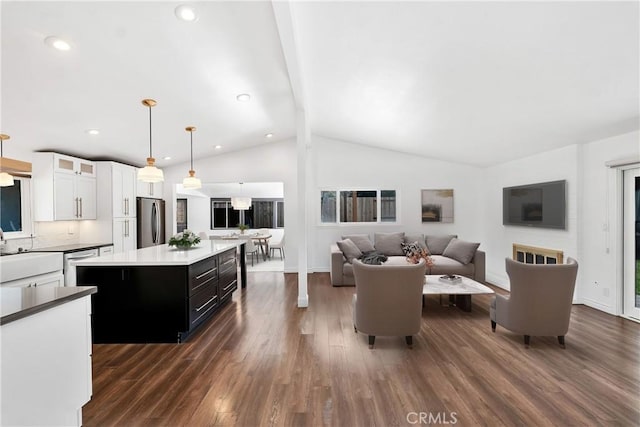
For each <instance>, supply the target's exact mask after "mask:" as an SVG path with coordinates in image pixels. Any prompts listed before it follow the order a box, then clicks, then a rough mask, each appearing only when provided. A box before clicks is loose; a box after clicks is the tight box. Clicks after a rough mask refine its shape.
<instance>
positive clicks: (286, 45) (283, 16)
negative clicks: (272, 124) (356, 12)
mask: <svg viewBox="0 0 640 427" xmlns="http://www.w3.org/2000/svg"><path fill="white" fill-rule="evenodd" d="M271 5H272V7H273V14H274V16H275V19H276V27H277V28H278V34H279V35H280V45H281V46H282V53H283V55H284V60H285V63H286V65H287V72H288V73H289V82H290V84H291V91H292V93H293V98H294V101H295V103H296V108H297V109H298V110H303V111H305V112H306V111H308V108H307V107H308V105H307V99H306V97H305V92H306V91H305V86H304V78H303V73H302V64H301V62H300V55H299V54H298V52H299V51H300V49H299V45H298V39H297V37H296V34H298V31H297V27H296V22H295V18H294V16H293V10H292V6H293V3H292V2H291V1H272V2H271Z"/></svg>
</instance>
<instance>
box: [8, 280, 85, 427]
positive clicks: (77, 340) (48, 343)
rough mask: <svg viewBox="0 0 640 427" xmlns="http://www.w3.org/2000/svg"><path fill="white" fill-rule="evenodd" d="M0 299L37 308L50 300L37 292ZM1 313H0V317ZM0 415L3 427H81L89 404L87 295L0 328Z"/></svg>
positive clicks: (13, 293)
mask: <svg viewBox="0 0 640 427" xmlns="http://www.w3.org/2000/svg"><path fill="white" fill-rule="evenodd" d="M11 291H14V290H13V289H3V290H2V297H3V300H4V299H5V298H6V299H7V300H16V299H21V300H20V302H21V304H22V306H25V305H27V306H28V305H31V306H37V305H38V301H47V302H48V299H50V296H49V294H48V293H45V294H44V295H40V294H39V291H38V290H37V289H33V290H29V292H24V291H23V293H22V295H21V294H16V293H15V292H11ZM3 314H4V313H3ZM0 330H1V332H0V339H1V340H2V344H1V345H0V349H1V352H2V354H1V358H2V385H1V388H2V390H1V394H2V399H1V400H0V404H1V407H0V411H1V413H2V425H7V426H45V425H46V426H81V425H82V424H83V422H82V421H83V420H82V406H83V405H85V404H86V403H87V402H89V400H91V395H92V390H93V387H92V376H91V374H92V367H91V353H92V345H91V341H92V338H91V295H87V296H85V297H81V298H78V299H75V300H72V301H68V302H64V303H62V304H60V305H55V306H53V307H51V308H48V309H46V310H43V311H38V312H36V313H34V314H31V315H28V316H26V317H23V318H20V319H18V320H14V321H11V322H9V323H6V324H3V325H2V326H0Z"/></svg>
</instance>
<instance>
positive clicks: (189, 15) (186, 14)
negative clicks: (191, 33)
mask: <svg viewBox="0 0 640 427" xmlns="http://www.w3.org/2000/svg"><path fill="white" fill-rule="evenodd" d="M175 13H176V17H177V18H178V19H180V20H182V21H187V22H194V21H196V20H197V19H198V15H197V14H196V10H195V9H194V8H193V6H189V5H188V4H181V5H180V6H178V7H176V10H175Z"/></svg>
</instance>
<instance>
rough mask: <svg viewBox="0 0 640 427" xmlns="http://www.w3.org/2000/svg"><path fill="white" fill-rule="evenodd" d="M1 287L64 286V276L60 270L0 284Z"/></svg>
mask: <svg viewBox="0 0 640 427" xmlns="http://www.w3.org/2000/svg"><path fill="white" fill-rule="evenodd" d="M2 286H3V287H7V288H41V287H50V288H52V287H57V286H64V275H63V274H62V270H60V271H55V272H52V273H47V274H40V275H37V276H30V277H25V278H22V279H17V280H12V281H10V282H5V283H2Z"/></svg>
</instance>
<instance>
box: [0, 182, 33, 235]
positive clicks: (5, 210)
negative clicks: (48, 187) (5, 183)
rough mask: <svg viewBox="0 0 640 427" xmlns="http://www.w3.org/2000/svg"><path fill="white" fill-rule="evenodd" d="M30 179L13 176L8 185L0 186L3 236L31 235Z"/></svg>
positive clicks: (0, 226) (0, 214)
mask: <svg viewBox="0 0 640 427" xmlns="http://www.w3.org/2000/svg"><path fill="white" fill-rule="evenodd" d="M30 184H31V180H30V179H29V178H19V177H14V184H13V185H12V186H10V187H0V228H2V231H3V232H4V236H5V238H11V237H29V236H30V235H31V192H30V190H31V188H30V187H31V186H30Z"/></svg>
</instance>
